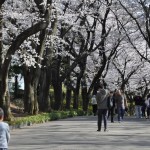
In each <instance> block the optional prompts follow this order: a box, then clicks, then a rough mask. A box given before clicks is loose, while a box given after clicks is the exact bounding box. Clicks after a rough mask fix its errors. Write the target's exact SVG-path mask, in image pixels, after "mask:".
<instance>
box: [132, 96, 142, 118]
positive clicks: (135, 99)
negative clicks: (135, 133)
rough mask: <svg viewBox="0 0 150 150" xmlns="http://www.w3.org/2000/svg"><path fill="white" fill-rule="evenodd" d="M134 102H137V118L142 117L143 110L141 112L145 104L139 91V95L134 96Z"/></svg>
mask: <svg viewBox="0 0 150 150" xmlns="http://www.w3.org/2000/svg"><path fill="white" fill-rule="evenodd" d="M133 100H134V102H135V115H136V118H141V117H142V112H141V108H142V105H143V101H144V100H143V99H142V96H140V93H137V95H136V96H135V97H134V99H133Z"/></svg>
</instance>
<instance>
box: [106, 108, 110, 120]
mask: <svg viewBox="0 0 150 150" xmlns="http://www.w3.org/2000/svg"><path fill="white" fill-rule="evenodd" d="M110 115H111V112H110V109H108V114H107V119H109V116H110Z"/></svg>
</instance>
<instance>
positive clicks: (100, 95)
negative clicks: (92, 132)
mask: <svg viewBox="0 0 150 150" xmlns="http://www.w3.org/2000/svg"><path fill="white" fill-rule="evenodd" d="M107 94H108V92H107V90H105V89H103V86H102V85H99V88H98V91H97V94H96V100H97V108H98V124H97V125H98V130H97V131H101V127H102V120H104V132H105V131H108V130H107V112H108V107H107V97H108V95H107Z"/></svg>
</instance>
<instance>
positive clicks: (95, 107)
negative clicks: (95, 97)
mask: <svg viewBox="0 0 150 150" xmlns="http://www.w3.org/2000/svg"><path fill="white" fill-rule="evenodd" d="M96 111H97V105H93V113H94V116H96Z"/></svg>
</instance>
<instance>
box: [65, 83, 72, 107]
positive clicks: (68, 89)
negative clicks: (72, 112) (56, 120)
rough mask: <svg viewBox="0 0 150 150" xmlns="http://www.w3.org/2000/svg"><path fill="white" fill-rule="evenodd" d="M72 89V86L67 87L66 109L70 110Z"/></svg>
mask: <svg viewBox="0 0 150 150" xmlns="http://www.w3.org/2000/svg"><path fill="white" fill-rule="evenodd" d="M71 91H72V90H71V88H70V85H67V91H66V109H70V104H71Z"/></svg>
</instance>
